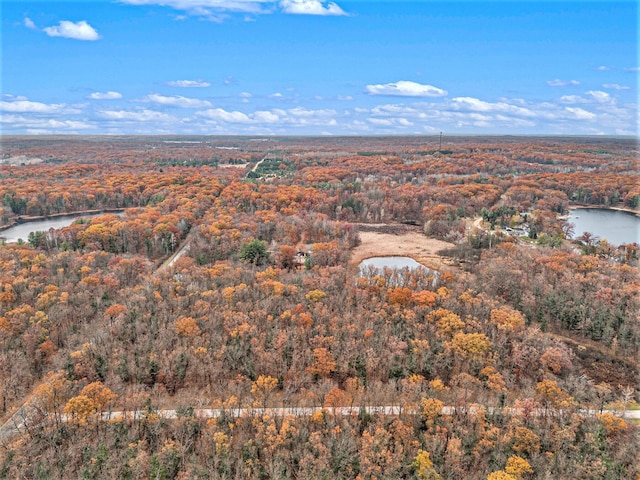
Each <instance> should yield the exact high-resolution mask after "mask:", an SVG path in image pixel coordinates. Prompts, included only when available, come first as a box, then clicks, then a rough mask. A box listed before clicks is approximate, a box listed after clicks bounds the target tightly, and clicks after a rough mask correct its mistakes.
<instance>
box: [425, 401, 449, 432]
mask: <svg viewBox="0 0 640 480" xmlns="http://www.w3.org/2000/svg"><path fill="white" fill-rule="evenodd" d="M443 407H444V403H443V402H441V401H440V400H438V399H437V398H423V399H422V400H420V418H421V419H422V421H423V422H424V423H425V425H428V426H430V425H434V424H435V422H436V419H437V418H438V417H439V416H440V415H442V408H443Z"/></svg>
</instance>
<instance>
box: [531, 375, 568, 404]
mask: <svg viewBox="0 0 640 480" xmlns="http://www.w3.org/2000/svg"><path fill="white" fill-rule="evenodd" d="M536 400H538V401H539V402H540V404H541V405H543V406H545V407H552V408H557V409H561V408H572V407H573V406H574V405H575V402H574V401H573V397H571V396H569V394H568V393H567V392H565V391H564V390H563V389H562V388H560V387H559V386H558V384H557V383H556V382H554V381H553V380H543V381H542V382H539V383H538V384H537V385H536Z"/></svg>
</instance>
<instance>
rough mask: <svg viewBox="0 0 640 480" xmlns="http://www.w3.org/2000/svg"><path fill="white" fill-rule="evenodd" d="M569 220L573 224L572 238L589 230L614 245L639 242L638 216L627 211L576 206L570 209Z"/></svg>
mask: <svg viewBox="0 0 640 480" xmlns="http://www.w3.org/2000/svg"><path fill="white" fill-rule="evenodd" d="M569 222H571V223H573V225H574V229H573V230H574V233H573V238H578V237H579V236H581V235H582V234H583V233H585V232H589V233H591V234H593V235H595V236H597V237H598V238H601V239H602V238H606V239H607V241H608V242H609V243H611V244H614V245H622V244H623V243H627V244H628V243H640V217H637V216H636V215H634V214H632V213H629V212H621V211H618V210H608V209H604V208H578V209H575V210H571V212H570V216H569Z"/></svg>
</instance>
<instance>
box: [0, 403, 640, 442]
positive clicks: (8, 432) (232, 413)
mask: <svg viewBox="0 0 640 480" xmlns="http://www.w3.org/2000/svg"><path fill="white" fill-rule="evenodd" d="M28 408H29V407H22V408H21V409H20V410H19V411H18V412H17V413H16V414H15V415H14V416H13V417H12V418H11V419H10V420H9V421H8V422H6V423H5V424H4V425H3V426H2V427H0V445H2V444H4V443H5V442H7V441H8V440H10V439H11V438H12V437H13V436H14V435H16V434H18V433H24V431H25V430H26V428H27V425H28V421H29V419H30V417H31V418H33V416H31V415H29V412H28V411H27V409H28ZM362 410H364V411H365V412H366V413H368V414H370V415H389V416H397V415H402V414H404V415H415V414H416V412H415V410H413V409H408V408H403V407H400V406H397V405H367V406H364V407H335V408H331V407H329V408H323V407H280V408H232V409H211V408H203V409H195V410H194V412H193V414H194V416H196V417H198V418H219V417H222V416H227V417H232V418H239V417H251V416H264V415H269V416H271V417H285V416H294V417H310V416H312V415H313V414H315V413H317V412H326V413H328V414H329V415H336V416H356V415H358V414H360V412H361V411H362ZM477 410H478V409H477V408H476V407H454V406H445V407H443V408H442V414H443V415H455V414H457V413H458V414H462V413H465V412H466V413H472V414H473V413H476V412H477ZM487 410H488V411H489V412H490V413H493V412H497V411H499V410H500V409H496V408H493V407H488V408H487ZM579 412H580V413H582V414H583V415H595V414H596V413H600V412H599V411H597V410H579ZM152 413H155V414H157V415H158V416H159V417H161V418H166V419H174V418H178V412H177V411H176V410H156V411H154V412H152ZM505 413H511V414H513V415H520V414H522V412H521V411H519V410H516V409H508V410H506V412H505ZM602 413H613V414H615V415H617V416H620V417H623V418H625V419H627V420H632V419H640V410H627V411H625V412H614V411H611V410H603V412H602ZM533 414H534V415H540V416H541V415H544V414H545V412H544V411H543V410H537V411H534V412H533ZM550 414H552V413H550ZM148 415H149V412H148V411H146V410H133V411H127V412H125V411H113V412H107V413H103V414H102V415H101V416H100V419H101V420H102V421H107V420H111V419H122V418H126V419H131V420H135V419H140V418H145V417H146V416H148ZM61 420H62V421H63V422H64V421H68V420H69V419H68V418H67V417H66V416H65V415H63V416H62V418H61Z"/></svg>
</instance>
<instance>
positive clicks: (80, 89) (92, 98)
mask: <svg viewBox="0 0 640 480" xmlns="http://www.w3.org/2000/svg"><path fill="white" fill-rule="evenodd" d="M0 8H1V10H0V12H1V16H0V22H1V23H0V27H1V30H0V31H1V33H0V39H1V43H0V51H1V60H0V62H1V68H2V70H1V76H0V92H1V94H2V99H1V100H0V115H1V116H0V129H1V130H0V131H1V132H2V133H3V134H131V135H135V134H189V135H192V134H193V135H198V134H205V135H222V134H224V135H226V134H237V135H388V134H393V135H406V134H411V135H414V134H425V135H433V134H438V133H439V132H444V133H445V134H451V135H457V134H471V135H495V134H509V135H635V136H637V135H638V132H639V122H638V72H639V68H638V65H639V61H638V4H637V2H636V1H635V0H630V1H622V2H596V1H575V0H574V1H566V2H559V1H553V0H542V1H535V2H525V1H518V0H511V1H506V0H502V1H493V2H487V1H473V0H467V1H460V2H456V1H449V2H442V1H430V0H425V1H407V2H404V1H386V2H379V1H365V0H360V1H353V0H352V1H342V0H336V1H335V2H333V1H325V0H277V1H273V0H117V1H107V0H93V1H92V0H85V1H66V2H56V1H50V0H34V1H24V0H2V2H1V5H0Z"/></svg>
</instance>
